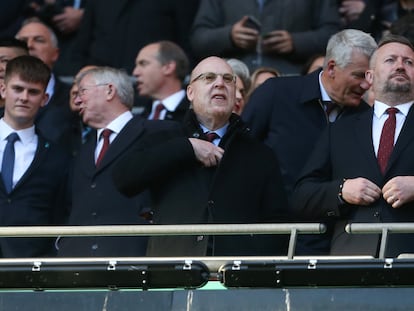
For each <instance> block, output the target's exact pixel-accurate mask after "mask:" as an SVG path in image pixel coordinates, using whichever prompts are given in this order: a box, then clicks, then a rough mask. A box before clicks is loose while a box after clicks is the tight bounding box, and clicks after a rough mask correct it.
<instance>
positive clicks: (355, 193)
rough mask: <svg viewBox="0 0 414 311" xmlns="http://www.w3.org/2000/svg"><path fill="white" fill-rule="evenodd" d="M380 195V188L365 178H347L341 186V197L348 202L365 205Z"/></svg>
mask: <svg viewBox="0 0 414 311" xmlns="http://www.w3.org/2000/svg"><path fill="white" fill-rule="evenodd" d="M380 197H381V189H380V188H379V187H378V186H377V185H376V184H374V183H373V182H372V181H370V180H368V179H366V178H362V177H358V178H354V179H347V180H346V181H345V182H344V185H343V187H342V199H343V200H344V201H345V202H347V203H349V204H354V205H365V206H366V205H369V204H371V203H373V202H375V201H376V200H378V199H379V198H380Z"/></svg>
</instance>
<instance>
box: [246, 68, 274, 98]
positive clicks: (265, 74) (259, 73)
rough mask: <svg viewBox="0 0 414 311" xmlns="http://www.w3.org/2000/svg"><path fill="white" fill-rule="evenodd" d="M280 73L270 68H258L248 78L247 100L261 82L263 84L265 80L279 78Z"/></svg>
mask: <svg viewBox="0 0 414 311" xmlns="http://www.w3.org/2000/svg"><path fill="white" fill-rule="evenodd" d="M279 76H280V73H279V71H277V70H276V69H274V68H272V67H259V68H257V69H256V70H255V71H253V73H252V74H251V77H250V82H251V84H250V89H249V91H248V94H247V98H249V97H250V95H251V94H252V93H253V91H254V90H255V89H256V88H257V87H258V86H259V85H261V84H262V83H263V82H265V81H266V80H267V79H270V78H276V77H279Z"/></svg>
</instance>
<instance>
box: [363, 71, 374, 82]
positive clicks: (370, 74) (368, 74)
mask: <svg viewBox="0 0 414 311" xmlns="http://www.w3.org/2000/svg"><path fill="white" fill-rule="evenodd" d="M365 79H366V80H367V81H368V83H369V84H370V85H372V82H374V71H373V70H372V69H368V70H367V71H365Z"/></svg>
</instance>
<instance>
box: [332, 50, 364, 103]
mask: <svg viewBox="0 0 414 311" xmlns="http://www.w3.org/2000/svg"><path fill="white" fill-rule="evenodd" d="M368 65H369V60H368V57H367V56H366V55H364V54H363V53H362V52H355V51H354V52H353V53H352V57H351V62H350V63H349V64H348V65H347V66H345V67H344V68H341V67H339V66H338V65H337V64H335V62H334V61H333V60H331V61H329V62H328V64H327V68H326V69H325V70H327V71H328V76H329V79H330V85H331V93H330V94H329V96H330V97H331V99H332V100H333V101H335V102H336V103H338V104H340V105H344V106H354V107H355V106H358V105H359V104H360V103H361V99H362V97H363V96H364V94H365V92H366V91H367V90H368V89H369V87H370V84H369V83H368V81H367V80H366V79H365V72H366V71H367V70H368Z"/></svg>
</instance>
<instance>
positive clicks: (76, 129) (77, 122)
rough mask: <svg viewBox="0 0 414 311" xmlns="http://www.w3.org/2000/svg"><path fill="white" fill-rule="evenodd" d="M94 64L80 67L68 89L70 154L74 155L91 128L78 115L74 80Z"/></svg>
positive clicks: (78, 107) (76, 87) (78, 108)
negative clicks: (70, 115)
mask: <svg viewBox="0 0 414 311" xmlns="http://www.w3.org/2000/svg"><path fill="white" fill-rule="evenodd" d="M94 68H96V66H85V67H82V68H81V70H79V72H78V73H77V74H76V76H75V79H74V81H73V84H72V88H71V89H70V95H69V107H70V110H71V111H72V130H73V133H72V147H71V154H72V156H74V157H76V155H77V154H78V152H79V149H80V146H81V145H82V144H84V143H85V142H86V141H87V139H88V138H89V136H90V133H91V132H92V129H91V128H90V127H89V126H87V125H86V124H85V123H83V121H82V118H81V116H80V114H79V113H80V106H79V105H78V104H77V103H76V98H77V97H78V95H79V88H78V84H77V83H76V81H77V80H78V79H79V76H80V75H81V74H82V73H83V72H85V71H88V70H89V69H94Z"/></svg>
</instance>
